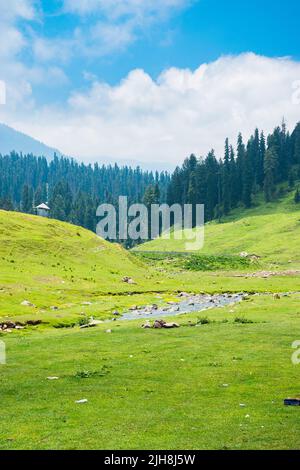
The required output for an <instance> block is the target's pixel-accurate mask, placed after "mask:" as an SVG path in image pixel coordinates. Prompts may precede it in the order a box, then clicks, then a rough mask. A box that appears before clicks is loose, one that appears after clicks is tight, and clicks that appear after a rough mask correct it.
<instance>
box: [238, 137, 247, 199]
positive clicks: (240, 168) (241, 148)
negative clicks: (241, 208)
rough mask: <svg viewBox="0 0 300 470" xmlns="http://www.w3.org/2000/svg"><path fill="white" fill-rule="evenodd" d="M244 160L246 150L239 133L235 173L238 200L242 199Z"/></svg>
mask: <svg viewBox="0 0 300 470" xmlns="http://www.w3.org/2000/svg"><path fill="white" fill-rule="evenodd" d="M245 159H246V149H245V145H244V143H243V137H242V134H241V133H240V134H239V136H238V141H237V158H236V171H237V188H236V191H237V194H238V195H239V199H240V200H241V199H242V194H243V190H244V188H243V181H244V168H245Z"/></svg>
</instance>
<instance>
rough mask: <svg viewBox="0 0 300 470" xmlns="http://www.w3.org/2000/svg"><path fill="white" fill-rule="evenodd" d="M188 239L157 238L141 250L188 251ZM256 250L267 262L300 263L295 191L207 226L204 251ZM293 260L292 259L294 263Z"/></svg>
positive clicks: (299, 210) (299, 209)
mask: <svg viewBox="0 0 300 470" xmlns="http://www.w3.org/2000/svg"><path fill="white" fill-rule="evenodd" d="M184 249H185V240H176V239H174V237H172V239H171V240H164V239H156V240H153V241H151V242H148V243H145V244H143V245H140V246H139V247H138V248H137V250H138V251H169V252H172V251H174V252H177V251H178V252H179V251H184ZM241 252H247V253H249V254H256V255H258V256H260V257H262V261H263V262H275V263H279V265H281V264H282V265H290V266H293V265H300V207H299V206H296V205H295V203H294V201H293V193H289V194H287V195H286V196H285V197H283V198H282V199H281V200H279V201H277V202H276V203H270V204H265V203H262V201H259V200H258V201H257V204H256V206H255V207H254V208H252V209H250V210H241V209H240V210H235V211H233V213H232V214H231V215H230V216H229V217H227V218H225V219H224V220H223V221H222V223H218V222H211V223H208V224H206V226H205V244H204V248H203V249H202V250H201V251H200V252H199V253H200V254H201V255H202V254H203V255H224V254H228V255H238V254H239V253H241ZM291 262H292V263H291Z"/></svg>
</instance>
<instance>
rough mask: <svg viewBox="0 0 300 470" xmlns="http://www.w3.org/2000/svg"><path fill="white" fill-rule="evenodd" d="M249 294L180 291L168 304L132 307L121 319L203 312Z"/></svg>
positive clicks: (226, 304) (236, 300)
mask: <svg viewBox="0 0 300 470" xmlns="http://www.w3.org/2000/svg"><path fill="white" fill-rule="evenodd" d="M246 296H247V294H242V293H240V294H215V295H208V294H187V293H184V292H182V293H180V294H179V295H178V300H177V301H174V302H168V303H167V305H164V306H161V305H160V306H159V305H155V304H153V305H148V306H146V307H137V306H136V307H132V308H131V309H130V310H129V311H128V312H125V313H124V314H122V315H121V316H120V320H139V319H148V320H149V319H151V318H158V317H159V318H164V317H168V316H174V315H182V314H185V313H192V312H201V311H205V310H209V309H211V308H218V307H219V308H221V307H225V306H228V305H234V304H236V303H238V302H241V301H242V300H244V299H245V298H246Z"/></svg>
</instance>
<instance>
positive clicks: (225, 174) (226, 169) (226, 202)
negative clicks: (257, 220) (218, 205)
mask: <svg viewBox="0 0 300 470" xmlns="http://www.w3.org/2000/svg"><path fill="white" fill-rule="evenodd" d="M230 170H231V164H230V149H229V141H228V139H226V141H225V156H224V164H223V167H222V199H223V211H224V214H225V215H227V214H228V213H229V211H230V209H231V177H230V176H231V175H230Z"/></svg>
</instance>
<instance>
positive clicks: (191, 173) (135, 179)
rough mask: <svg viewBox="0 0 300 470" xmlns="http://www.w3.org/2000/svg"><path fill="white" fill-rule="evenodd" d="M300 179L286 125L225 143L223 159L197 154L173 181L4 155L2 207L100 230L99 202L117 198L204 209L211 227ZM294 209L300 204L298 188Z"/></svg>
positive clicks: (294, 137)
mask: <svg viewBox="0 0 300 470" xmlns="http://www.w3.org/2000/svg"><path fill="white" fill-rule="evenodd" d="M299 178H300V123H299V124H297V126H296V127H295V129H294V131H293V132H292V134H290V133H289V132H288V131H287V129H286V125H285V123H284V122H283V123H282V125H281V126H279V127H276V129H275V130H274V132H273V133H272V134H270V135H269V136H267V137H265V135H264V133H263V132H259V130H258V129H256V130H255V132H254V134H253V135H252V136H251V137H250V139H249V140H248V142H247V143H244V141H243V137H242V135H241V134H239V136H238V140H237V145H236V148H234V147H233V146H232V145H231V144H230V143H229V140H228V139H226V141H225V152H224V157H223V158H221V159H218V158H217V157H216V155H215V152H214V150H211V151H210V152H209V153H208V155H207V157H206V158H196V157H195V156H194V155H191V156H190V157H189V158H187V159H186V160H185V162H184V164H183V166H182V167H181V168H179V167H177V168H176V170H175V171H174V173H173V174H172V176H170V175H169V174H168V173H166V172H162V173H158V172H156V173H155V174H153V173H152V172H145V171H142V170H141V169H140V168H135V169H132V168H130V167H122V168H120V167H119V166H118V165H114V166H100V165H98V164H97V163H96V164H95V165H85V164H83V163H81V164H80V163H78V162H76V161H74V160H72V159H68V158H58V157H57V156H54V159H53V160H52V161H51V162H48V161H47V160H46V158H43V157H35V156H33V155H20V154H17V153H14V152H13V153H11V154H10V155H6V156H1V155H0V208H2V209H6V210H19V211H22V212H26V213H32V212H34V207H35V206H38V205H39V204H40V203H42V202H48V204H49V206H50V208H51V213H50V216H51V217H53V218H56V219H59V220H63V221H67V222H71V223H74V224H76V225H81V226H83V227H86V228H88V229H90V230H95V228H96V223H97V219H96V208H97V207H98V205H99V204H100V203H104V202H106V203H112V204H114V205H115V206H116V207H117V205H118V204H117V203H118V198H119V196H128V202H129V204H132V203H136V202H144V203H145V204H146V205H147V206H148V207H150V205H151V204H153V203H164V202H168V204H170V205H172V204H174V203H179V204H185V203H189V204H204V205H205V218H206V220H207V221H208V220H212V219H221V217H222V216H223V215H227V214H228V213H229V212H230V211H231V210H232V209H234V208H235V207H237V206H239V205H243V206H245V207H251V205H252V203H253V198H254V196H255V194H256V193H258V192H261V191H263V192H264V195H265V200H266V201H267V202H269V201H272V200H274V199H275V198H276V197H277V195H278V191H279V190H280V189H279V188H280V183H282V182H287V181H288V183H289V186H290V188H293V187H294V184H295V181H296V180H297V179H299ZM295 203H297V204H299V203H300V192H299V189H297V190H296V192H295Z"/></svg>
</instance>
